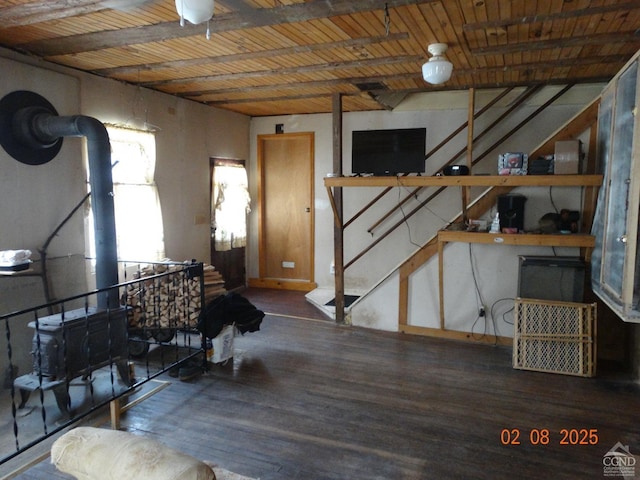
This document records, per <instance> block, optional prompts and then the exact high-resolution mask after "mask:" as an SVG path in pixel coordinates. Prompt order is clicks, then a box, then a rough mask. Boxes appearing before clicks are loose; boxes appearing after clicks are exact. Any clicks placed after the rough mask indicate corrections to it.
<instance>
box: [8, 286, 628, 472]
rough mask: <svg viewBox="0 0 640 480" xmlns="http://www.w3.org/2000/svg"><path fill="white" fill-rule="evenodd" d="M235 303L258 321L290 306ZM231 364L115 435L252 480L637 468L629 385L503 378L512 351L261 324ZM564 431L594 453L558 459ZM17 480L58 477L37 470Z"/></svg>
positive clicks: (128, 416) (179, 387) (141, 412)
mask: <svg viewBox="0 0 640 480" xmlns="http://www.w3.org/2000/svg"><path fill="white" fill-rule="evenodd" d="M261 295H262V296H263V298H261ZM247 297H248V298H250V299H251V300H252V301H253V303H254V304H255V305H256V306H258V307H259V308H264V309H265V311H270V313H278V312H274V311H272V310H276V309H278V310H279V309H280V308H284V307H283V305H284V303H287V302H288V303H287V304H288V305H293V304H296V302H297V303H299V300H300V299H299V298H298V299H297V300H296V299H293V297H292V296H291V295H289V296H287V295H282V297H281V298H282V300H283V303H282V304H281V305H277V303H278V302H277V301H275V300H274V299H275V298H277V297H278V295H277V294H275V293H274V292H261V293H260V292H259V293H255V294H254V292H247ZM267 297H268V298H267ZM269 302H275V303H269ZM300 308H304V306H302V307H300ZM292 309H293V307H292ZM285 310H286V308H285ZM289 311H291V310H289ZM279 313H281V314H282V313H283V312H282V311H281V312H279ZM286 315H290V313H286ZM319 318H323V317H322V316H321V315H320V316H319ZM235 353H236V354H235V358H234V361H233V362H232V363H230V364H228V365H226V366H215V367H214V368H213V369H212V370H211V371H210V372H209V373H208V374H206V375H203V376H201V377H199V378H197V379H195V380H192V381H188V382H180V381H177V380H176V379H173V378H170V377H168V376H167V378H166V380H170V381H171V382H172V383H171V385H170V386H169V387H167V388H165V389H163V390H162V391H160V392H159V393H157V394H155V395H154V396H152V397H151V398H149V399H148V400H145V401H144V402H142V403H140V404H139V405H137V406H135V407H133V408H132V409H131V410H129V411H128V412H126V413H125V414H124V415H123V418H122V428H123V429H125V430H128V431H132V432H135V433H139V434H144V435H148V436H150V437H153V438H156V439H158V440H160V441H162V442H164V443H166V444H168V445H170V446H172V447H175V448H178V449H180V450H182V451H184V452H186V453H189V454H191V455H194V456H196V457H198V458H201V459H206V460H211V461H214V462H216V463H218V464H220V465H221V466H222V467H224V468H227V469H229V470H232V471H235V472H237V473H240V474H243V475H247V476H250V477H255V478H260V479H261V480H292V479H296V480H297V479H300V480H316V479H318V480H319V479H323V480H325V479H341V480H342V479H349V480H358V479H363V480H364V479H367V480H370V479H385V480H389V479H393V480H398V479H400V480H403V479H458V478H460V479H512V478H513V479H516V478H517V479H534V478H535V479H539V478H549V479H591V478H593V479H601V478H603V456H604V455H605V453H607V452H608V451H609V450H610V449H611V448H612V447H614V445H616V444H617V443H618V442H620V443H622V444H623V445H628V446H629V449H630V451H631V453H633V454H635V455H636V456H637V455H640V409H639V408H638V403H639V400H640V392H639V390H638V388H637V385H635V384H631V383H626V382H624V381H620V380H612V379H606V378H595V379H585V378H576V377H569V376H563V375H553V374H544V373H534V372H527V371H520V370H514V369H512V368H511V349H510V348H506V347H492V346H487V345H475V344H469V343H460V342H454V341H446V340H438V339H430V338H424V337H419V336H411V335H405V334H400V333H390V332H379V331H372V330H366V329H361V328H355V327H340V326H336V325H335V324H333V322H331V321H314V320H304V319H300V318H293V317H291V316H281V315H268V316H267V317H265V319H264V321H263V324H262V327H261V330H260V331H259V332H255V333H248V334H246V335H245V336H242V337H237V338H236V352H235ZM564 429H567V430H569V431H571V429H576V431H577V433H578V438H577V439H578V440H581V439H582V436H581V435H580V431H581V430H583V429H586V430H587V431H591V433H592V434H593V433H595V434H596V435H592V436H591V437H588V436H587V437H586V440H587V443H589V440H590V441H591V443H593V444H587V445H562V444H561V441H562V432H563V430H564ZM544 431H548V432H549V436H548V443H547V444H540V437H539V436H536V432H538V433H540V432H541V433H542V442H545V440H544V439H545V438H547V437H545V436H544ZM503 432H508V433H509V434H510V435H509V436H507V435H506V434H505V435H503ZM516 432H520V436H519V438H518V440H519V442H520V444H517V445H515V444H514V445H504V444H503V442H502V441H501V439H503V440H509V439H512V440H513V439H515V434H516ZM531 432H533V433H531ZM567 439H568V440H570V442H569V443H571V441H573V440H574V439H575V436H572V437H568V438H567ZM534 443H537V444H534ZM636 468H638V469H639V470H640V467H636ZM636 475H640V471H638V472H636ZM17 478H20V479H45V478H47V479H50V478H64V479H67V478H70V477H67V476H64V475H61V474H58V473H56V472H55V470H54V468H53V467H52V466H51V465H49V464H48V462H47V461H45V462H42V463H40V464H38V465H36V466H35V467H33V468H31V469H29V470H28V471H27V472H25V473H23V474H21V475H20V476H18V477H17Z"/></svg>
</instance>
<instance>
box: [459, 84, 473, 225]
mask: <svg viewBox="0 0 640 480" xmlns="http://www.w3.org/2000/svg"><path fill="white" fill-rule="evenodd" d="M475 105H476V95H475V89H474V88H470V89H469V111H468V112H467V168H468V169H469V175H471V174H472V170H471V169H472V168H473V118H474V112H475V109H476V107H475ZM470 196H471V187H462V222H463V223H467V222H468V221H469V218H468V215H467V206H468V205H469V197H470Z"/></svg>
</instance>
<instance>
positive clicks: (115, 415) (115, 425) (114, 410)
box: [109, 398, 122, 430]
mask: <svg viewBox="0 0 640 480" xmlns="http://www.w3.org/2000/svg"><path fill="white" fill-rule="evenodd" d="M109 410H110V412H111V429H112V430H120V414H121V413H122V409H121V408H120V399H119V398H116V399H115V400H111V402H109Z"/></svg>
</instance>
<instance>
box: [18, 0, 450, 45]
mask: <svg viewBox="0 0 640 480" xmlns="http://www.w3.org/2000/svg"><path fill="white" fill-rule="evenodd" d="M58 1H61V0H58ZM438 1H439V0H387V1H382V0H358V1H357V2H355V1H353V0H310V1H308V2H303V3H295V4H291V5H283V6H278V7H274V8H259V9H255V10H254V11H253V12H252V13H250V14H247V13H244V12H243V13H242V14H240V13H237V12H233V13H227V14H222V15H217V16H215V17H214V19H213V21H212V22H211V25H210V29H211V33H212V34H215V33H220V32H228V31H232V30H244V29H248V28H256V27H266V26H271V25H281V24H288V23H298V22H305V21H309V20H315V19H319V18H327V17H335V16H341V15H349V14H353V13H359V12H368V11H372V10H384V8H385V4H387V5H388V6H389V8H395V7H400V6H406V5H417V4H423V3H436V2H438ZM203 33H204V30H203V27H202V25H191V24H189V23H188V22H187V23H186V24H185V26H184V27H180V26H179V25H178V20H177V17H176V21H175V22H163V23H158V24H155V25H144V26H140V27H131V28H121V29H118V30H107V31H101V32H92V33H83V34H78V35H70V36H68V37H62V38H56V39H55V41H51V40H50V39H45V40H37V41H33V42H27V43H25V44H22V45H18V46H17V47H16V48H17V49H19V50H24V51H28V52H30V53H31V54H33V55H37V56H41V57H51V56H56V55H72V54H77V53H81V52H91V51H96V50H103V49H105V48H114V47H123V46H129V45H137V44H142V43H151V42H159V41H167V40H171V39H174V38H184V37H190V36H194V35H202V34H203Z"/></svg>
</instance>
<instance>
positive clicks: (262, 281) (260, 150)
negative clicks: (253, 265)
mask: <svg viewBox="0 0 640 480" xmlns="http://www.w3.org/2000/svg"><path fill="white" fill-rule="evenodd" d="M275 137H277V138H294V137H307V138H308V139H309V208H310V211H309V215H310V216H309V277H310V278H309V279H308V280H306V281H305V280H288V279H280V278H268V277H265V276H264V274H265V272H266V258H265V252H266V243H265V242H266V239H265V218H266V212H265V209H266V204H265V201H264V196H265V190H264V185H265V170H266V169H265V165H264V162H265V160H264V147H263V142H264V141H265V140H269V139H273V138H275ZM314 154H315V133H314V132H296V133H277V134H262V135H258V137H257V160H258V201H259V206H260V207H259V208H258V269H259V272H258V275H259V278H250V279H249V286H251V287H258V288H276V289H281V290H298V291H307V292H308V291H311V290H313V289H315V288H316V287H317V284H316V283H315V269H314V266H315V188H314V182H315V172H314V166H315V156H314Z"/></svg>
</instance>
